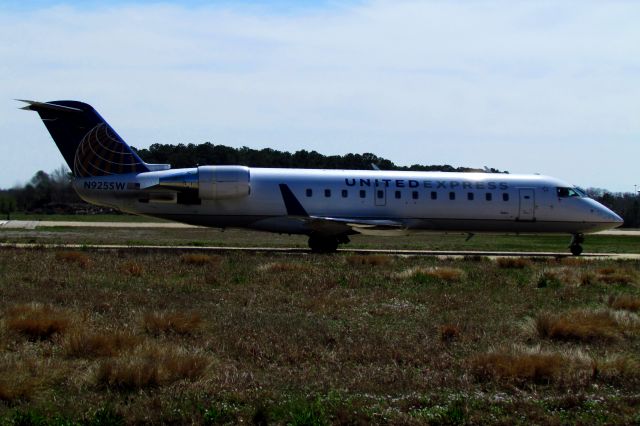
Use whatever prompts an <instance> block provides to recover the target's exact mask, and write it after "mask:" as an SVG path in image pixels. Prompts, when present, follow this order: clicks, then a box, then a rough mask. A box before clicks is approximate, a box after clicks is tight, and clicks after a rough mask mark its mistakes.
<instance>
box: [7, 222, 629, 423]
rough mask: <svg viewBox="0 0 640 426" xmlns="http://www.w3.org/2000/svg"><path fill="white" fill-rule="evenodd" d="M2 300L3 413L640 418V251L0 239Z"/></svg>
mask: <svg viewBox="0 0 640 426" xmlns="http://www.w3.org/2000/svg"><path fill="white" fill-rule="evenodd" d="M65 232H66V231H65ZM0 295H1V296H0V418H1V419H2V420H0V423H5V424H14V423H19V424H51V423H60V424H72V423H74V422H82V423H85V424H119V423H148V422H155V423H160V422H165V423H193V422H195V423H206V424H234V423H238V422H243V423H250V424H251V423H254V424H272V423H273V424H292V425H303V424H310V425H311V424H312V425H322V424H330V423H334V424H369V423H374V424H631V423H634V422H636V423H637V422H640V391H639V389H640V356H639V355H638V354H639V353H640V319H639V318H638V311H639V309H640V263H639V262H637V261H612V260H598V261H596V260H585V259H575V258H567V259H562V260H554V259H538V260H535V261H533V260H529V259H521V258H504V259H498V260H489V259H486V258H482V257H469V258H466V259H459V260H453V259H445V260H442V259H440V260H438V259H435V258H421V257H420V258H415V257H392V256H381V255H371V256H359V255H348V254H336V255H323V256H314V255H307V254H300V255H276V254H246V253H244V254H243V253H228V254H222V255H203V254H198V253H192V254H189V253H183V254H168V255H167V254H164V255H163V254H159V253H131V252H128V251H99V252H98V251H61V250H44V249H43V250H18V249H3V250H2V251H0Z"/></svg>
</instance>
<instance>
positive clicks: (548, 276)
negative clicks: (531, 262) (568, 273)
mask: <svg viewBox="0 0 640 426" xmlns="http://www.w3.org/2000/svg"><path fill="white" fill-rule="evenodd" d="M561 284H562V282H561V281H560V277H559V276H558V274H556V273H555V272H551V271H543V272H542V273H541V274H540V275H539V276H538V280H537V282H536V285H537V287H538V288H547V287H551V288H558V287H560V285H561Z"/></svg>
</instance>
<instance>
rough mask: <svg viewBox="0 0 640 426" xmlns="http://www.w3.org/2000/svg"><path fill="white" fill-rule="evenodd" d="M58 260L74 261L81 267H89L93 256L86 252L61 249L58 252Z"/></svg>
mask: <svg viewBox="0 0 640 426" xmlns="http://www.w3.org/2000/svg"><path fill="white" fill-rule="evenodd" d="M56 260H59V261H62V262H66V263H72V264H76V265H78V266H80V267H81V268H85V269H86V268H88V267H89V266H91V258H90V257H89V256H88V255H86V254H85V253H82V252H79V251H59V252H56Z"/></svg>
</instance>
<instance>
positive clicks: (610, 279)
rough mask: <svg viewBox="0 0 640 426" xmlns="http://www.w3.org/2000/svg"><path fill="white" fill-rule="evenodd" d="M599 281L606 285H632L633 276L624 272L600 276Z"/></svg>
mask: <svg viewBox="0 0 640 426" xmlns="http://www.w3.org/2000/svg"><path fill="white" fill-rule="evenodd" d="M599 280H600V281H602V282H603V283H606V284H632V283H633V282H634V278H633V276H631V274H629V273H626V272H615V273H613V274H606V275H601V276H600V277H599Z"/></svg>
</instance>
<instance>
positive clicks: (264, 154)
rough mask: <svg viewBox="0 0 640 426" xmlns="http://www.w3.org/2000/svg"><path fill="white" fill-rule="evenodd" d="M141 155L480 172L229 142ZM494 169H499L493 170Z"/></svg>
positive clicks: (185, 162)
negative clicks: (253, 147)
mask: <svg viewBox="0 0 640 426" xmlns="http://www.w3.org/2000/svg"><path fill="white" fill-rule="evenodd" d="M137 152H138V155H140V158H142V159H143V160H144V161H146V162H147V163H161V164H171V166H172V167H175V168H182V167H194V166H196V165H200V166H202V165H211V164H215V165H241V166H248V167H281V168H300V169H345V170H370V169H371V168H372V165H375V166H376V167H378V168H379V169H380V170H415V171H436V170H439V171H443V172H471V171H478V170H477V169H472V168H469V167H452V166H450V165H448V164H443V165H422V164H413V165H411V166H408V167H407V166H398V165H396V164H394V163H393V162H392V161H391V160H387V159H386V158H382V157H378V156H377V155H375V154H371V153H364V154H345V155H323V154H320V153H319V152H316V151H306V150H300V151H296V152H294V153H291V152H288V151H278V150H275V149H271V148H264V149H260V150H258V149H252V148H248V147H246V146H243V147H242V148H232V147H229V146H225V145H214V144H212V143H211V142H205V143H203V144H199V145H196V144H186V145H185V144H178V145H172V144H158V143H155V144H153V145H151V146H150V147H149V148H148V149H147V148H144V149H139V150H137ZM490 170H491V171H492V172H499V170H496V169H490Z"/></svg>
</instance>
